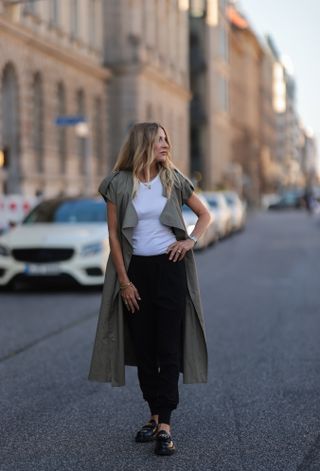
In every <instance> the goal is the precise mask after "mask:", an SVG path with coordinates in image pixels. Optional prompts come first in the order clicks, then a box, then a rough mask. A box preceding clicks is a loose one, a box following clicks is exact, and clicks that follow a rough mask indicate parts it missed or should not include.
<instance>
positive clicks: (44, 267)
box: [24, 263, 61, 275]
mask: <svg viewBox="0 0 320 471" xmlns="http://www.w3.org/2000/svg"><path fill="white" fill-rule="evenodd" d="M24 272H25V273H26V274H27V275H58V274H59V273H60V272H61V270H60V267H59V265H58V264H56V263H50V264H49V263H48V264H43V263H42V264H35V263H28V264H27V265H26V266H25V269H24Z"/></svg>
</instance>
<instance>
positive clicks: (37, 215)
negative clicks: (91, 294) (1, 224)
mask: <svg viewBox="0 0 320 471" xmlns="http://www.w3.org/2000/svg"><path fill="white" fill-rule="evenodd" d="M109 252H110V248H109V237H108V228H107V223H106V205H105V203H104V202H103V201H101V200H100V199H98V198H87V197H70V198H56V199H51V200H46V201H43V202H41V203H40V204H39V205H37V206H36V207H35V208H34V209H33V210H32V211H31V212H30V213H29V214H28V215H27V216H26V218H25V219H24V220H23V222H22V224H20V225H17V226H16V227H15V228H13V229H11V230H10V231H9V232H7V233H5V234H4V235H2V236H1V237H0V286H5V285H8V284H10V283H11V282H13V283H14V282H15V280H19V279H20V280H21V279H22V280H23V279H29V280H30V279H33V280H36V279H37V278H39V277H40V278H48V277H54V278H59V277H60V278H63V277H64V278H65V277H67V278H69V279H70V278H72V279H73V280H75V281H76V282H77V283H79V284H81V285H100V284H102V283H103V281H104V274H105V268H106V262H107V258H108V256H109Z"/></svg>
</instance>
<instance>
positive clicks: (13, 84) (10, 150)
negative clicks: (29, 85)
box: [0, 63, 20, 193]
mask: <svg viewBox="0 0 320 471" xmlns="http://www.w3.org/2000/svg"><path fill="white" fill-rule="evenodd" d="M0 96H1V102H0V104H1V118H2V122H1V127H2V147H3V149H4V154H5V167H6V168H7V169H8V173H7V179H6V181H5V182H4V193H19V191H20V125H19V89H18V80H17V74H16V71H15V68H14V66H13V65H12V64H10V63H9V64H7V65H6V66H5V67H4V69H3V73H2V81H1V90H0Z"/></svg>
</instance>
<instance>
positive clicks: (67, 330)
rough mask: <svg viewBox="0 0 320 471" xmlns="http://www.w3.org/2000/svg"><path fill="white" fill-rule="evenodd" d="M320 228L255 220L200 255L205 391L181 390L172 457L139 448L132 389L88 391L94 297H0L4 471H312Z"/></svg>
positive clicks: (319, 370)
mask: <svg viewBox="0 0 320 471" xmlns="http://www.w3.org/2000/svg"><path fill="white" fill-rule="evenodd" d="M319 254H320V224H319V222H318V221H316V220H315V219H313V218H311V217H308V215H307V214H305V213H299V212H288V213H267V214H263V213H260V214H259V213H257V214H255V215H252V216H251V217H250V220H249V223H248V227H247V230H246V231H245V232H244V233H242V234H239V235H236V236H234V237H232V238H230V239H228V240H226V241H224V242H222V243H220V244H218V245H217V246H215V247H212V248H210V249H208V250H207V251H205V252H203V253H201V254H198V255H197V264H198V272H199V278H200V284H201V291H202V298H203V305H204V310H205V315H206V324H207V337H208V346H209V361H210V370H209V383H208V384H206V385H182V384H181V389H180V391H181V392H180V396H181V397H180V400H181V403H180V406H179V409H178V410H177V411H176V412H175V414H174V416H173V437H174V440H175V442H176V445H177V453H176V455H174V456H172V457H157V456H155V455H154V454H153V444H136V443H135V442H134V440H133V437H134V434H135V432H136V430H137V428H139V427H140V426H141V425H142V424H143V423H144V422H145V420H146V418H147V408H146V405H145V403H144V402H143V400H142V399H141V397H140V393H139V391H138V385H137V379H136V372H135V369H134V368H128V369H127V386H126V387H124V388H112V387H111V386H110V385H106V384H98V383H92V382H89V381H87V373H88V367H89V361H90V355H91V350H92V343H93V338H94V333H95V327H96V319H97V313H98V309H99V302H100V292H99V291H92V290H91V291H87V290H73V289H71V290H64V291H59V290H52V289H50V290H49V289H42V290H41V291H39V290H38V291H35V290H33V291H28V290H24V291H20V292H15V293H10V292H2V293H0V308H1V314H0V319H1V330H0V388H1V390H0V394H1V397H0V399H1V404H0V441H1V442H0V469H1V471H29V470H30V471H31V470H32V471H44V470H50V471H53V470H54V471H64V470H65V471H82V470H88V471H89V470H90V471H91V470H92V471H102V470H107V471H120V470H128V471H131V470H136V471H137V470H138V471H140V470H141V471H142V470H148V471H149V470H150V469H152V470H155V471H158V470H167V471H170V470H176V471H178V470H181V471H182V470H183V471H189V470H195V471H196V470H197V471H198V470H206V471H207V470H217V471H260V470H261V471H262V470H263V471H319V470H320V434H319V432H320V403H319V393H320V341H319V337H320V262H319V258H320V255H319Z"/></svg>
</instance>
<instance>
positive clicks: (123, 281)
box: [107, 200, 141, 312]
mask: <svg viewBox="0 0 320 471" xmlns="http://www.w3.org/2000/svg"><path fill="white" fill-rule="evenodd" d="M107 204H108V216H107V218H108V230H109V244H110V254H111V257H112V260H113V263H114V266H115V269H116V272H117V275H118V279H119V283H120V286H122V285H128V283H130V280H129V277H128V274H127V271H126V268H125V265H124V260H123V255H122V249H121V244H120V241H119V238H118V220H117V208H116V205H115V204H114V203H112V202H111V201H109V200H108V203H107ZM121 296H122V297H123V300H124V302H125V303H126V305H127V307H128V309H130V311H131V312H134V311H135V309H137V310H139V304H138V300H140V299H141V298H140V295H139V293H138V290H137V288H136V287H135V286H134V285H133V284H131V285H129V286H127V287H125V288H121Z"/></svg>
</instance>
